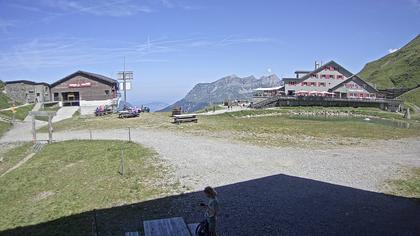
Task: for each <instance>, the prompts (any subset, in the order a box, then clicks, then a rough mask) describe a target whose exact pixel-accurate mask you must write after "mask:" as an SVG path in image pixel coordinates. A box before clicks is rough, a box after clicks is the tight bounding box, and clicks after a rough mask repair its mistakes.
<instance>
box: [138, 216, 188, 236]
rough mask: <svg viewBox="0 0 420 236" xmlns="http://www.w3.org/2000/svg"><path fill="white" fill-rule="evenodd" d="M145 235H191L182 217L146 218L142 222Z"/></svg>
mask: <svg viewBox="0 0 420 236" xmlns="http://www.w3.org/2000/svg"><path fill="white" fill-rule="evenodd" d="M143 227H144V235H145V236H192V235H195V228H194V231H193V232H190V230H189V227H188V226H187V224H186V223H185V221H184V219H183V218H182V217H174V218H166V219H158V220H148V221H144V222H143Z"/></svg>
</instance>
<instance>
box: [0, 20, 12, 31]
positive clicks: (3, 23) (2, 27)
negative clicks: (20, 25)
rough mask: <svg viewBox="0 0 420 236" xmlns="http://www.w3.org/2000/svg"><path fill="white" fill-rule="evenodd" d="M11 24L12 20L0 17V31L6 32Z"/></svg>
mask: <svg viewBox="0 0 420 236" xmlns="http://www.w3.org/2000/svg"><path fill="white" fill-rule="evenodd" d="M12 26H14V23H13V22H12V21H9V20H6V19H2V18H0V33H7V32H8V29H9V28H10V27H12Z"/></svg>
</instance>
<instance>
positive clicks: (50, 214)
mask: <svg viewBox="0 0 420 236" xmlns="http://www.w3.org/2000/svg"><path fill="white" fill-rule="evenodd" d="M18 149H22V150H23V151H22V150H18ZM18 149H15V150H12V151H9V154H10V153H12V152H13V153H14V156H16V157H14V160H18V159H21V158H23V157H25V155H26V151H25V147H23V148H20V147H19V148H18ZM122 149H123V150H124V165H125V175H124V176H121V175H120V174H119V173H118V170H119V168H120V154H121V150H122ZM166 171H167V170H166V167H165V166H163V164H162V163H161V162H160V161H159V160H158V159H157V157H156V153H155V152H154V151H153V150H150V149H147V148H144V147H143V146H141V145H139V144H135V143H129V142H123V141H65V142H58V143H53V144H49V145H47V146H45V147H44V149H42V150H41V151H40V152H39V153H37V154H36V155H35V156H34V157H33V158H32V159H31V160H29V161H28V162H26V163H25V164H24V165H22V166H20V167H19V168H17V169H15V170H13V171H12V172H10V173H8V174H7V175H5V176H3V177H2V178H0V206H1V214H2V217H0V231H3V230H5V229H11V228H15V227H19V226H27V225H34V224H39V223H41V222H47V221H51V220H54V219H58V218H61V217H64V216H70V215H73V214H78V213H80V212H86V211H90V210H93V209H102V208H109V207H113V206H120V205H123V204H130V203H135V202H142V201H147V200H149V199H152V198H155V197H156V196H159V195H160V194H165V193H166V191H167V190H168V189H174V188H173V187H174V186H169V184H168V182H169V181H168V180H167V179H165V173H166ZM156 207H158V206H156ZM116 211H117V210H116ZM114 213H115V214H121V215H124V217H133V216H131V215H130V216H128V215H127V214H128V212H114ZM141 213H142V212H137V214H141ZM106 217H107V215H98V223H99V224H107V228H114V229H115V230H118V229H120V226H119V225H115V227H113V225H111V224H110V223H109V221H107V220H105V219H106ZM143 217H145V216H143ZM133 218H134V217H133ZM139 218H140V216H139ZM59 222H61V224H60V223H55V222H50V223H48V224H44V225H41V226H39V227H38V230H33V231H31V232H30V233H29V232H26V233H24V232H20V233H19V232H17V233H16V235H58V234H59V235H91V231H92V225H91V223H92V215H89V214H84V215H81V216H79V217H68V218H64V219H62V220H61V221H59ZM98 228H99V226H98ZM101 228H102V229H103V226H102V225H101V227H100V228H99V230H100V229H101ZM18 231H19V230H18ZM28 233H29V234H28ZM107 233H108V234H109V235H122V232H117V231H115V232H107ZM0 234H1V233H0ZM6 234H7V233H6ZM1 235H3V234H1ZM101 235H105V234H103V233H101Z"/></svg>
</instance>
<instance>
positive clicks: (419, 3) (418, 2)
mask: <svg viewBox="0 0 420 236" xmlns="http://www.w3.org/2000/svg"><path fill="white" fill-rule="evenodd" d="M409 1H410V3H411V4H412V5H413V7H415V8H416V10H419V11H420V0H409Z"/></svg>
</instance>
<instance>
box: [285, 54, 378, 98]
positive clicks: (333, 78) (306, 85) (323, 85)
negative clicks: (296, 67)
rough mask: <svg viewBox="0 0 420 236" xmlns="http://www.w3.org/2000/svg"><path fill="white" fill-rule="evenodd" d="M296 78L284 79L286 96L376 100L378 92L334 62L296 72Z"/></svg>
mask: <svg viewBox="0 0 420 236" xmlns="http://www.w3.org/2000/svg"><path fill="white" fill-rule="evenodd" d="M295 74H296V77H295V78H283V82H284V90H285V95H286V96H324V97H336V98H359V99H360V98H366V99H374V98H376V95H377V93H378V91H377V90H376V89H375V88H374V87H372V86H371V85H369V84H368V83H366V82H365V81H363V80H362V79H361V78H360V77H358V76H357V75H354V74H353V73H351V72H349V71H348V70H346V69H345V68H344V67H342V66H341V65H339V64H338V63H336V62H334V61H330V62H328V63H326V64H325V65H322V66H318V65H317V64H315V70H313V71H296V72H295Z"/></svg>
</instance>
